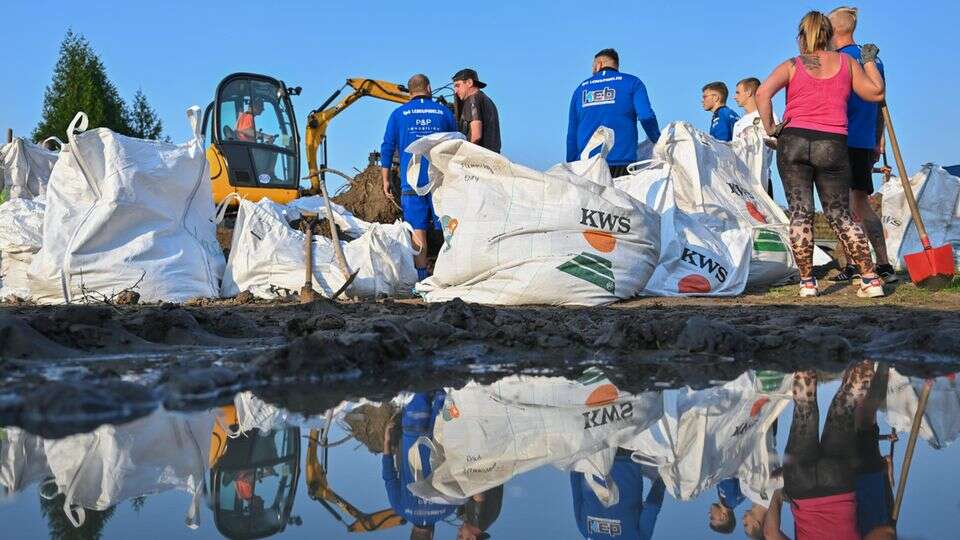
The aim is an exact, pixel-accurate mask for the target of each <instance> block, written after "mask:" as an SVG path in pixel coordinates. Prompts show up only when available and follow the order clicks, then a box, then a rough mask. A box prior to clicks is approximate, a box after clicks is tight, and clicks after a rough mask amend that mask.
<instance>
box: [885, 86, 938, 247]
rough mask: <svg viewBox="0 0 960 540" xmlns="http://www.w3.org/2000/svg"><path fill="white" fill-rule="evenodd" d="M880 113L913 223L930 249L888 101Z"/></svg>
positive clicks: (921, 241)
mask: <svg viewBox="0 0 960 540" xmlns="http://www.w3.org/2000/svg"><path fill="white" fill-rule="evenodd" d="M880 113H881V114H883V123H884V124H885V125H886V126H887V134H888V135H889V136H890V147H891V148H892V149H893V159H894V160H895V161H896V162H897V170H898V171H899V173H900V174H899V176H900V183H901V184H902V185H903V193H904V195H906V197H907V205H909V206H910V214H911V215H912V216H913V223H914V224H915V225H916V226H917V233H919V235H920V243H921V244H923V248H924V249H930V238H929V237H928V236H927V228H926V227H924V226H923V219H922V218H921V217H920V207H919V206H917V198H916V197H915V196H914V194H913V187H912V186H911V185H910V177H908V176H907V168H906V167H905V166H904V164H903V156H902V155H900V144H899V143H897V135H896V133H894V132H893V121H892V120H891V119H890V110H889V109H888V108H887V102H886V101H884V102H883V103H881V104H880Z"/></svg>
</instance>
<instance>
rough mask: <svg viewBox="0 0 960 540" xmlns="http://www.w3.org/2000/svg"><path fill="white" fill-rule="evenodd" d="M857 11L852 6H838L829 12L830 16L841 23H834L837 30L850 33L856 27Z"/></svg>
mask: <svg viewBox="0 0 960 540" xmlns="http://www.w3.org/2000/svg"><path fill="white" fill-rule="evenodd" d="M857 11H858V10H857V8H855V7H853V6H840V7H838V8H837V9H835V10H833V11H831V12H830V18H831V19H836V20H837V21H838V22H840V23H842V24H837V25H835V26H836V28H837V30H839V31H843V32H849V33H851V34H852V33H853V32H854V30H856V29H857Z"/></svg>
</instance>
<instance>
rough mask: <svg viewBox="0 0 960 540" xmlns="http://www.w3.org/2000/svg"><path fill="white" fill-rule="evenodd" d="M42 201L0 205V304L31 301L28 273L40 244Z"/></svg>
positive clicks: (17, 200) (8, 202)
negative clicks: (9, 301)
mask: <svg viewBox="0 0 960 540" xmlns="http://www.w3.org/2000/svg"><path fill="white" fill-rule="evenodd" d="M44 210H45V204H44V202H43V199H39V198H38V199H24V198H18V199H10V200H9V201H7V202H5V203H3V204H0V301H3V300H4V299H6V298H10V297H16V298H20V299H24V300H26V299H28V298H30V280H29V279H28V278H27V271H28V270H29V268H30V263H31V262H32V261H33V256H34V254H35V253H36V252H37V251H39V250H40V244H41V242H42V240H43V213H44Z"/></svg>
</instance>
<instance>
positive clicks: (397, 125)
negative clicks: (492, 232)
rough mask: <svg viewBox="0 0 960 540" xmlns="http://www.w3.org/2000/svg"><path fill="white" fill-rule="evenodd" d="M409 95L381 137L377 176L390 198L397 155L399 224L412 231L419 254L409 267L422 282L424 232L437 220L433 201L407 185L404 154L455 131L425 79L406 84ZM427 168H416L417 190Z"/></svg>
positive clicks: (418, 77)
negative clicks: (423, 141)
mask: <svg viewBox="0 0 960 540" xmlns="http://www.w3.org/2000/svg"><path fill="white" fill-rule="evenodd" d="M407 89H408V90H409V91H410V101H408V102H407V103H404V104H403V105H401V106H399V107H397V108H396V110H394V111H393V113H392V114H391V115H390V120H388V121H387V129H386V131H384V133H383V144H381V145H380V167H381V169H380V172H381V175H382V178H383V192H384V193H385V194H386V195H387V197H390V198H392V195H391V194H390V165H391V162H392V161H393V154H394V152H400V179H401V181H400V186H401V190H402V191H401V194H400V207H401V208H402V209H403V220H404V221H406V222H407V223H409V224H410V226H411V227H413V241H414V243H416V244H417V246H418V247H420V253H418V254H417V255H415V256H414V258H413V263H414V266H416V268H417V279H418V280H423V279H426V278H427V276H428V272H427V247H426V246H427V231H428V230H429V229H430V228H431V227H433V226H436V228H437V229H439V228H440V226H439V224H438V223H436V221H437V218H436V216H434V213H433V197H432V195H431V194H427V195H425V196H420V195H417V194H416V192H414V191H413V188H411V187H410V185H409V184H408V183H407V166H408V165H409V164H410V159H411V158H412V155H411V154H410V153H409V152H406V151H405V150H406V148H407V146H408V145H409V144H410V143H412V142H414V141H416V140H417V139H419V138H420V137H423V136H425V135H430V134H431V133H440V132H444V131H456V130H457V125H456V122H455V120H454V118H453V113H451V112H450V109H448V108H447V107H445V106H443V105H441V104H439V103H437V102H436V101H434V100H433V98H432V97H430V96H431V89H430V80H429V79H427V76H426V75H422V74H417V75H414V76H413V77H410V80H409V81H408V82H407ZM428 168H429V167H428V166H427V162H426V160H424V163H423V166H422V167H421V168H420V177H419V179H418V180H417V186H418V187H421V186H424V185H426V184H427V182H428V179H427V169H428Z"/></svg>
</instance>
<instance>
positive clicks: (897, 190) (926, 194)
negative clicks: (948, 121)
mask: <svg viewBox="0 0 960 540" xmlns="http://www.w3.org/2000/svg"><path fill="white" fill-rule="evenodd" d="M910 185H911V186H912V187H913V193H914V195H916V197H917V205H918V206H919V207H920V216H921V217H922V218H923V224H924V226H925V227H926V228H927V235H928V236H929V237H930V243H931V244H933V245H934V246H942V245H944V244H953V254H954V257H957V259H956V261H955V265H956V267H957V268H958V269H960V178H958V177H956V176H951V175H950V173H948V172H947V171H945V170H944V169H943V168H942V167H940V166H939V165H933V164H930V163H928V164H926V165H924V166H923V168H922V169H920V172H918V173H916V174H914V175H913V176H912V177H911V178H910ZM880 193H882V194H883V202H882V212H881V213H882V214H883V218H882V219H883V236H884V238H886V240H887V252H888V253H889V254H890V263H891V264H893V265H894V267H895V268H896V269H897V270H901V271H902V270H904V269H905V268H906V267H905V266H904V263H903V256H904V255H908V254H910V253H919V252H921V251H923V246H922V245H921V244H920V237H919V236H918V233H917V228H916V227H915V226H914V224H913V218H912V217H911V216H910V208H909V207H908V206H907V198H906V196H905V195H904V194H903V186H902V185H901V183H900V179H899V178H891V179H890V180H889V181H888V182H886V183H884V184H883V187H882V188H880Z"/></svg>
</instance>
